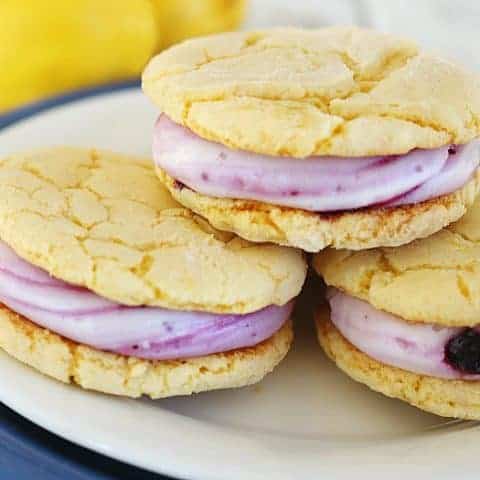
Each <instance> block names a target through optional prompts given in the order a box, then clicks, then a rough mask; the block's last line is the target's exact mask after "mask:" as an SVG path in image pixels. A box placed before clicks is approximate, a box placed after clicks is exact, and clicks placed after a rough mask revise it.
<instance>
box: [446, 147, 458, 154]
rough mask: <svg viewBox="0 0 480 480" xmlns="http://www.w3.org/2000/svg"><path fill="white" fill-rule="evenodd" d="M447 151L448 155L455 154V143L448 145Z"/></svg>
mask: <svg viewBox="0 0 480 480" xmlns="http://www.w3.org/2000/svg"><path fill="white" fill-rule="evenodd" d="M448 153H449V154H450V155H455V154H456V153H457V146H456V145H450V147H448Z"/></svg>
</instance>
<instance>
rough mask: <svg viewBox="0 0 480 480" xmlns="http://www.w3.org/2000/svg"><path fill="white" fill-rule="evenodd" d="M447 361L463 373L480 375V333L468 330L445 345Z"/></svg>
mask: <svg viewBox="0 0 480 480" xmlns="http://www.w3.org/2000/svg"><path fill="white" fill-rule="evenodd" d="M445 361H446V362H447V363H448V364H449V365H450V366H452V367H453V368H455V369H456V370H459V371H461V372H463V373H480V333H479V332H477V331H476V330H474V329H472V328H467V329H466V330H464V331H463V332H461V333H459V334H458V335H456V336H455V337H453V338H451V339H450V340H449V341H448V343H447V344H446V345H445Z"/></svg>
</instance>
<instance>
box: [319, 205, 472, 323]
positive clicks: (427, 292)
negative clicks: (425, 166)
mask: <svg viewBox="0 0 480 480" xmlns="http://www.w3.org/2000/svg"><path fill="white" fill-rule="evenodd" d="M313 263H314V267H315V269H316V270H317V272H318V273H319V274H320V275H322V276H323V278H324V279H325V282H326V283H327V284H328V285H332V286H335V287H337V288H339V289H341V290H343V291H345V292H346V293H348V294H350V295H353V296H355V297H358V298H361V299H363V300H366V301H368V302H369V303H370V304H371V305H373V306H374V307H375V308H378V309H380V310H385V311H387V312H390V313H393V314H395V315H398V316H400V317H401V318H402V319H404V320H406V321H412V322H424V323H434V324H439V325H446V326H459V327H466V326H474V325H478V324H479V322H480V199H477V200H476V201H475V203H474V205H473V206H472V207H471V208H470V209H469V210H468V211H467V213H466V215H465V216H463V217H462V218H461V219H460V220H459V221H458V222H456V223H453V224H451V225H449V226H448V227H446V228H445V229H444V230H442V231H440V232H438V233H436V234H435V235H433V236H431V237H429V238H425V239H422V240H416V241H414V242H412V243H410V244H408V245H404V246H402V247H398V248H377V249H373V250H368V251H362V252H353V251H348V250H336V251H335V250H330V249H329V250H325V251H323V252H320V253H318V254H317V255H316V256H315V258H314V262H313Z"/></svg>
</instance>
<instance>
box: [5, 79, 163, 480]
mask: <svg viewBox="0 0 480 480" xmlns="http://www.w3.org/2000/svg"><path fill="white" fill-rule="evenodd" d="M139 86H140V82H139V81H138V80H131V81H127V82H121V83H115V84H110V85H102V86H100V87H93V88H85V89H82V90H76V91H74V92H70V93H66V94H63V95H60V96H56V97H52V98H49V99H47V100H43V101H40V102H36V103H33V104H29V105H27V106H25V107H21V108H19V109H16V110H12V111H10V112H7V113H6V114H4V115H0V132H1V131H2V130H3V129H4V128H6V127H9V126H11V125H13V124H15V123H17V122H19V121H21V120H24V119H27V118H29V117H31V116H33V115H36V114H38V113H40V112H44V111H46V110H50V109H52V108H55V107H58V106H61V105H65V104H68V103H72V102H76V101H78V100H83V99H85V98H90V97H94V96H98V95H105V94H110V93H113V92H117V91H123V90H128V89H134V88H138V87H139ZM12 478H15V479H16V480H31V479H32V478H35V479H38V480H65V479H68V480H113V479H120V478H128V479H132V480H137V479H138V480H140V479H142V480H161V479H164V480H167V477H164V476H161V475H156V474H153V473H150V472H147V471H145V470H142V469H139V468H136V467H132V466H130V465H127V464H125V463H122V462H118V461H116V460H112V459H110V458H108V457H105V456H103V455H100V454H98V453H95V452H93V451H91V450H87V449H85V448H83V447H79V446H76V445H74V444H73V443H70V442H68V441H66V440H63V439H61V438H60V437H57V436H56V435H54V434H52V433H50V432H48V431H47V430H45V429H43V428H41V427H39V426H37V425H34V424H33V423H31V422H30V421H28V420H26V419H25V418H23V417H21V416H20V415H18V414H17V413H15V412H14V411H13V410H11V409H10V408H8V407H6V406H4V405H3V404H1V403H0V480H4V479H5V480H6V479H12Z"/></svg>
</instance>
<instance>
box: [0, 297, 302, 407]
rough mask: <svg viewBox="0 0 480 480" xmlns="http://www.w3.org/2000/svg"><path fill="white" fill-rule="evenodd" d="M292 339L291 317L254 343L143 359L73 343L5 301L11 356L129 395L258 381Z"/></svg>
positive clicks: (1, 312)
mask: <svg viewBox="0 0 480 480" xmlns="http://www.w3.org/2000/svg"><path fill="white" fill-rule="evenodd" d="M292 340H293V330H292V325H291V322H290V321H288V322H287V323H286V324H285V325H284V326H283V327H282V328H281V329H280V330H279V331H278V332H277V333H276V334H275V335H273V336H272V337H270V338H269V339H267V340H265V341H264V342H262V343H260V344H258V345H256V346H254V347H250V348H243V349H238V350H233V351H230V352H225V353H217V354H213V355H208V356H204V357H196V358H189V359H183V360H163V361H154V360H142V359H139V358H134V357H125V356H122V355H116V354H113V353H107V352H102V351H100V350H95V349H93V348H90V347H87V346H86V345H81V344H78V343H75V342H72V341H70V340H67V339H65V338H63V337H60V336H59V335H57V334H55V333H52V332H50V331H48V330H46V329H44V328H41V327H39V326H37V325H35V324H33V323H31V322H30V321H28V320H27V319H26V318H24V317H22V316H20V315H18V314H16V313H14V312H12V311H11V310H9V309H7V308H6V307H4V306H0V348H2V349H3V350H5V351H6V352H7V353H8V354H9V355H11V356H12V357H15V358H16V359H17V360H20V361H21V362H23V363H25V364H27V365H29V366H31V367H33V368H34V369H36V370H38V371H39V372H41V373H43V374H45V375H48V376H49V377H53V378H55V379H56V380H59V381H61V382H64V383H72V384H76V385H79V386H81V387H82V388H85V389H89V390H97V391H99V392H104V393H109V394H113V395H123V396H127V397H139V396H141V395H147V396H149V397H151V398H164V397H171V396H175V395H190V394H192V393H197V392H202V391H207V390H216V389H221V388H235V387H243V386H245V385H250V384H252V383H256V382H258V381H260V380H261V379H262V378H263V377H264V376H265V375H266V374H268V373H269V372H271V371H272V370H273V369H274V367H275V366H276V365H277V364H278V363H279V362H280V361H281V360H282V359H283V358H284V357H285V355H286V354H287V352H288V350H289V348H290V345H291V343H292Z"/></svg>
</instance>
